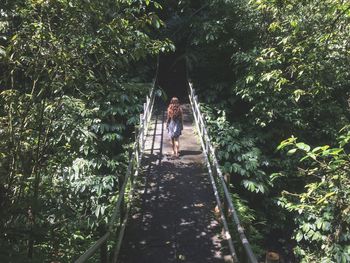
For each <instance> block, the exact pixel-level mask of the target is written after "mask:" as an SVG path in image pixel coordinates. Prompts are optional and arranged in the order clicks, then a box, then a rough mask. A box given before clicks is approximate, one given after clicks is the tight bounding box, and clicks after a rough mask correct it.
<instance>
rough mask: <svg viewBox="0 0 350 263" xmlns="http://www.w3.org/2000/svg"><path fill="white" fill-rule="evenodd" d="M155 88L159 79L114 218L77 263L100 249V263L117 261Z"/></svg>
mask: <svg viewBox="0 0 350 263" xmlns="http://www.w3.org/2000/svg"><path fill="white" fill-rule="evenodd" d="M155 85H156V78H155V79H154V82H153V86H152V89H151V91H150V93H149V95H148V96H147V97H146V102H145V103H144V105H143V109H144V111H143V114H141V115H140V125H139V129H138V134H137V137H136V140H135V142H134V144H133V147H132V152H131V157H130V160H129V164H128V168H127V170H126V174H125V177H124V178H123V183H122V186H121V187H120V190H119V192H118V198H117V201H116V203H115V206H114V209H113V213H112V216H111V218H110V220H109V222H108V227H107V229H106V232H105V233H104V234H103V235H102V236H101V237H100V238H99V239H98V240H97V241H96V242H95V243H94V244H93V245H92V246H91V247H90V248H89V249H88V250H86V251H85V252H84V254H82V255H81V256H80V257H79V258H78V259H77V260H76V261H75V263H83V262H86V261H87V260H89V259H90V258H91V257H93V256H94V255H96V253H98V250H100V262H117V258H118V254H119V250H120V247H121V244H122V240H123V236H124V231H125V227H126V223H127V220H128V216H129V211H130V207H131V204H132V199H133V195H134V182H135V179H136V177H137V176H138V174H139V168H140V165H141V160H142V155H143V150H144V146H145V140H146V133H147V130H148V127H149V124H150V120H151V116H152V111H153V105H154V100H155ZM116 225H117V227H116ZM113 233H116V236H117V242H116V245H115V246H114V248H113V249H112V251H108V249H107V242H108V240H109V239H110V238H111V236H112V234H113ZM113 238H115V236H113Z"/></svg>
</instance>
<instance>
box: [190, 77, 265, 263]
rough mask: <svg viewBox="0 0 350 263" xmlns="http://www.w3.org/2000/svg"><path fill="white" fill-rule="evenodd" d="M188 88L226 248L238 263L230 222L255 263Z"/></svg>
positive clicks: (196, 99) (191, 89)
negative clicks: (226, 212) (226, 243)
mask: <svg viewBox="0 0 350 263" xmlns="http://www.w3.org/2000/svg"><path fill="white" fill-rule="evenodd" d="M188 86H189V98H190V103H191V107H192V111H193V116H194V119H195V123H196V126H197V130H198V135H199V137H200V141H201V145H202V148H203V152H204V157H205V161H206V165H207V168H208V172H209V176H210V180H211V184H212V187H213V190H214V194H215V199H216V202H217V205H218V208H219V211H220V217H221V221H222V223H223V227H224V231H225V238H226V240H227V241H228V246H229V249H230V254H231V256H232V260H233V261H234V262H239V260H238V256H237V253H236V250H235V248H234V245H233V241H232V237H231V234H230V230H229V226H228V222H229V221H228V220H230V221H231V222H232V223H233V225H234V226H235V227H236V230H237V232H238V234H239V239H240V241H241V243H242V246H243V248H244V251H245V255H246V257H247V259H248V262H250V263H257V262H258V261H257V259H256V256H255V255H254V253H253V250H252V248H251V246H250V244H249V241H248V239H247V237H246V235H245V233H244V228H243V226H242V224H241V222H240V220H239V217H238V214H237V211H236V209H235V207H234V205H233V202H232V198H231V195H230V192H229V190H228V188H227V185H226V182H225V179H224V176H223V173H222V171H221V168H220V165H219V163H218V160H217V158H216V154H215V149H214V147H213V145H212V143H211V140H210V137H209V134H208V131H207V129H206V125H205V122H204V119H203V115H202V113H201V111H200V108H199V103H198V96H197V95H196V94H195V90H194V89H193V87H192V83H188ZM214 177H215V178H214ZM215 179H217V181H218V183H219V186H220V187H221V189H222V191H223V196H224V198H223V199H224V200H223V201H221V198H220V194H219V191H218V186H217V183H216V180H215ZM223 202H225V204H226V205H227V206H228V211H229V213H228V214H230V215H232V216H231V217H230V218H229V217H228V216H227V215H225V213H224V206H223Z"/></svg>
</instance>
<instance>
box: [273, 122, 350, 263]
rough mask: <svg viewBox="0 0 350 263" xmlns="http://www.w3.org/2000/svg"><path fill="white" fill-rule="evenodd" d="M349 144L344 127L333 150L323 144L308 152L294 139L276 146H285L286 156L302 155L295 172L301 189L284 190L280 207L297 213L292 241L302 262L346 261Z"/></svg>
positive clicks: (348, 133)
mask: <svg viewBox="0 0 350 263" xmlns="http://www.w3.org/2000/svg"><path fill="white" fill-rule="evenodd" d="M349 141H350V130H349V126H347V127H346V128H344V129H343V130H342V131H341V133H340V136H339V138H338V143H339V146H338V147H335V148H332V147H330V146H329V145H325V146H318V147H315V148H313V149H312V148H311V147H310V146H309V145H307V144H305V143H301V142H297V139H296V138H290V139H288V140H285V141H283V142H282V143H281V144H280V146H279V148H280V149H283V148H286V147H288V148H289V151H288V153H289V154H299V155H303V157H302V158H301V160H300V161H301V166H302V167H301V168H299V169H298V170H296V171H295V172H296V173H297V174H298V176H300V177H302V178H304V181H305V182H306V185H305V189H304V191H303V192H301V193H289V192H287V191H284V192H283V195H282V197H281V198H280V204H281V205H282V206H283V207H285V208H286V209H287V210H288V211H292V212H295V213H297V214H298V215H296V216H295V221H296V223H297V225H298V226H299V228H298V229H296V230H295V231H294V233H295V235H294V238H295V240H296V241H297V242H300V245H298V246H297V247H296V248H295V251H296V254H297V255H298V256H299V257H300V258H302V259H303V261H304V262H313V261H316V260H321V262H349V260H350V246H349V240H350V234H349V233H350V216H349V209H350V201H349V194H350V190H349V187H348V186H349V184H350V181H349V178H350V177H349V166H350V161H349V160H350V159H349V154H348V153H347V150H348V146H349Z"/></svg>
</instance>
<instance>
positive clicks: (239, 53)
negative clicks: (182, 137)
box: [174, 0, 350, 263]
mask: <svg viewBox="0 0 350 263" xmlns="http://www.w3.org/2000/svg"><path fill="white" fill-rule="evenodd" d="M178 10H179V11H178V12H179V14H180V13H182V16H185V17H187V18H188V19H187V20H186V19H183V20H181V21H185V22H183V23H182V24H181V23H180V24H181V26H180V27H182V28H183V30H179V31H178V32H179V33H177V34H176V35H175V41H180V42H181V41H182V42H186V48H185V50H184V55H183V57H184V58H185V59H186V60H187V63H188V66H189V76H190V77H191V79H192V81H193V82H194V86H195V88H196V89H197V91H198V93H199V96H200V101H201V102H202V110H203V112H204V113H205V116H206V121H207V124H208V126H209V132H210V134H211V137H212V140H213V142H214V143H215V145H216V149H217V152H218V157H219V159H220V162H221V164H222V166H223V169H224V171H225V172H226V173H228V174H229V175H230V177H231V180H230V181H231V186H230V187H231V191H232V193H233V194H234V197H235V200H236V203H237V206H238V207H239V210H240V211H241V217H242V218H243V222H244V224H245V226H246V229H247V232H248V235H249V238H250V240H252V243H253V244H255V245H256V246H257V247H256V249H255V250H256V252H257V254H259V255H260V256H261V257H264V253H265V251H266V250H275V251H277V252H278V253H280V254H281V255H282V256H283V257H284V258H285V260H287V261H301V262H317V261H320V262H344V263H345V262H349V261H350V246H349V241H350V240H349V230H350V229H349V228H350V217H349V213H348V210H349V205H350V202H349V200H350V199H349V190H348V189H349V173H348V168H347V167H348V165H349V155H348V148H349V144H348V142H349V133H348V128H347V125H348V123H349V116H350V115H349V84H350V83H349V81H350V73H349V72H350V70H349V69H350V67H349V65H350V56H349V55H350V53H349V50H350V49H349V47H350V42H349V39H350V23H349V22H350V5H349V2H346V1H341V0H322V1H321V0H311V1H294V0H287V1H275V0H259V1H246V0H239V1H221V0H217V1H211V2H210V3H205V2H202V4H198V3H194V2H192V1H184V2H182V5H181V8H179V9H178ZM193 14H195V16H194V15H193ZM177 21H179V19H178V20H177ZM186 23H187V24H186ZM174 24H175V23H174ZM187 25H188V26H187ZM288 138H290V139H288ZM279 145H280V146H279Z"/></svg>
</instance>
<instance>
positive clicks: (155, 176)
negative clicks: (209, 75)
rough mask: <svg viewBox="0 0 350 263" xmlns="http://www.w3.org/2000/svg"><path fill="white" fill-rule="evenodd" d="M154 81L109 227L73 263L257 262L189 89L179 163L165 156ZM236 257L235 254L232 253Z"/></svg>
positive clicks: (161, 112)
mask: <svg viewBox="0 0 350 263" xmlns="http://www.w3.org/2000/svg"><path fill="white" fill-rule="evenodd" d="M155 93H156V92H155V83H154V85H153V88H152V90H151V91H150V94H149V95H148V96H147V98H146V102H145V104H144V111H143V114H141V116H140V126H139V129H138V136H137V138H136V140H135V143H134V145H133V149H132V152H131V157H130V162H129V165H128V169H127V172H126V175H125V178H124V181H123V184H122V186H121V188H120V190H119V193H118V199H117V201H116V204H115V208H114V212H113V215H112V217H111V219H110V220H109V226H108V229H106V231H105V233H104V234H103V235H101V237H100V239H98V240H97V241H96V242H95V243H94V244H93V245H92V246H91V247H90V248H89V249H88V250H87V251H85V253H83V254H82V255H81V256H80V257H79V258H78V259H77V260H76V261H75V262H76V263H82V262H88V261H89V260H90V259H95V261H97V262H123V263H137V262H140V263H147V262H149V263H158V262H159V263H160V262H162V263H163V262H251V263H257V262H258V261H257V259H256V256H255V255H254V253H253V251H252V248H251V246H250V244H249V241H248V239H247V237H246V235H245V232H244V228H243V227H242V225H241V223H240V221H239V217H238V215H237V212H236V210H235V207H234V205H233V202H232V200H231V195H230V193H229V190H228V187H227V185H226V182H225V178H224V176H223V174H222V172H221V169H220V165H219V163H218V161H217V158H216V155H215V149H214V147H213V145H212V143H211V140H210V136H209V134H208V132H207V129H206V125H205V121H204V118H203V116H202V113H201V111H200V107H199V102H198V97H197V96H196V93H195V90H194V89H193V87H192V84H191V83H189V84H188V94H189V103H188V104H184V105H183V110H184V130H183V135H182V136H181V137H180V150H181V152H180V158H173V157H172V156H171V154H170V153H171V145H170V141H169V139H168V137H167V132H166V127H165V119H166V109H165V108H164V106H163V107H162V106H160V105H157V106H154V105H155V98H156V94H155ZM237 251H240V253H237Z"/></svg>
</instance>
